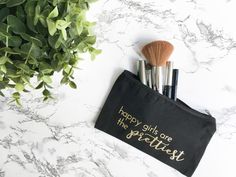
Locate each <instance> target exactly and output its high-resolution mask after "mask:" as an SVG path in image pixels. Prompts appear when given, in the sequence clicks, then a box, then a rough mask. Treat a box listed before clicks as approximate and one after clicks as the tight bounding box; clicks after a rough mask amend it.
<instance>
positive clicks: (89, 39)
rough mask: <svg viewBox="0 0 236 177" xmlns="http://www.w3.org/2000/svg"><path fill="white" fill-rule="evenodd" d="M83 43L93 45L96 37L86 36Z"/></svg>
mask: <svg viewBox="0 0 236 177" xmlns="http://www.w3.org/2000/svg"><path fill="white" fill-rule="evenodd" d="M84 42H85V43H87V44H90V45H93V44H95V42H96V36H88V37H86V38H85V40H84Z"/></svg>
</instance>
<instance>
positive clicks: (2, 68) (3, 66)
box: [0, 65, 7, 74]
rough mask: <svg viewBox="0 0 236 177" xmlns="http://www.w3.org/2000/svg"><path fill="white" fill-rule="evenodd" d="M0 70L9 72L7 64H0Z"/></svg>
mask: <svg viewBox="0 0 236 177" xmlns="http://www.w3.org/2000/svg"><path fill="white" fill-rule="evenodd" d="M0 70H1V71H2V72H3V73H5V74H6V73H7V68H6V66H5V65H1V66H0Z"/></svg>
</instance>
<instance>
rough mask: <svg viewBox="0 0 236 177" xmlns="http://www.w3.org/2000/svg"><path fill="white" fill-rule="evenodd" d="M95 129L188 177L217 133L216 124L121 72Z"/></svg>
mask: <svg viewBox="0 0 236 177" xmlns="http://www.w3.org/2000/svg"><path fill="white" fill-rule="evenodd" d="M95 128H97V129H100V130H102V131H104V132H106V133H108V134H110V135H112V136H114V137H116V138H118V139H120V140H122V141H124V142H126V143H128V144H130V145H132V146H134V147H136V148H138V149H140V150H141V151H143V152H145V153H147V154H149V155H151V156H153V157H154V158H156V159H158V160H160V161H162V162H163V163H165V164H167V165H169V166H171V167H173V168H175V169H176V170H178V171H179V172H181V173H182V174H184V175H186V176H191V175H192V174H193V172H194V171H195V169H196V167H197V166H198V164H199V161H200V160H201V158H202V156H203V153H204V151H205V149H206V147H207V145H208V143H209V141H210V139H211V137H212V135H213V134H214V132H215V131H216V122H215V118H213V117H212V116H210V115H206V114H203V113H200V112H198V111H196V110H194V109H192V108H190V107H189V106H187V105H186V104H185V103H183V102H182V101H180V100H177V101H173V100H171V99H169V98H167V97H166V96H163V95H161V94H159V93H158V92H156V91H154V90H152V89H150V88H148V87H147V86H145V85H143V84H142V83H141V82H140V81H139V80H138V78H137V76H136V75H134V74H132V73H131V72H129V71H124V72H123V73H122V74H121V75H120V76H119V77H118V79H117V80H116V82H115V84H114V85H113V87H112V90H111V92H110V94H109V95H108V98H107V100H106V102H105V104H104V106H103V108H102V110H101V112H100V115H99V117H98V119H97V121H96V124H95Z"/></svg>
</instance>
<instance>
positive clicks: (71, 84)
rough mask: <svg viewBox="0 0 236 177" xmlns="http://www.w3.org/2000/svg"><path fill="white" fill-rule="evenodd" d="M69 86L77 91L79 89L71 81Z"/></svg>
mask: <svg viewBox="0 0 236 177" xmlns="http://www.w3.org/2000/svg"><path fill="white" fill-rule="evenodd" d="M69 85H70V87H71V88H73V89H76V88H77V85H76V84H75V83H74V82H73V81H70V82H69Z"/></svg>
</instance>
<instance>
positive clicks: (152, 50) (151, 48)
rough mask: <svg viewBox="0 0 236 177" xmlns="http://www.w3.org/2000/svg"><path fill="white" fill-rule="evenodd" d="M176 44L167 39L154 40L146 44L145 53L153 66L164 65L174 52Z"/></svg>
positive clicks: (143, 50)
mask: <svg viewBox="0 0 236 177" xmlns="http://www.w3.org/2000/svg"><path fill="white" fill-rule="evenodd" d="M173 49H174V46H173V45H172V44H171V43H169V42H167V41H154V42H151V43H149V44H147V45H145V46H144V47H143V49H142V53H143V55H144V56H145V57H146V59H147V60H148V62H149V63H150V64H151V65H153V66H164V65H165V64H166V61H167V60H168V59H169V57H170V55H171V53H172V52H173Z"/></svg>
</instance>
